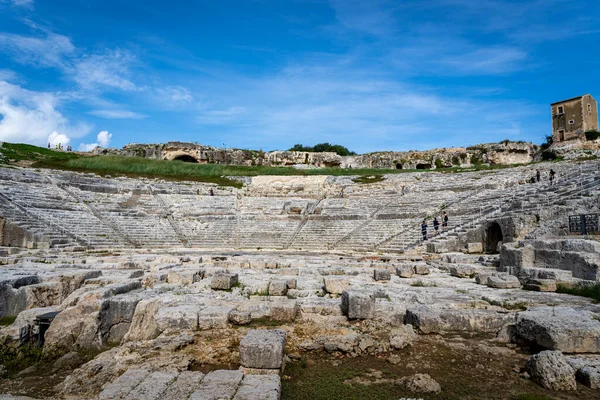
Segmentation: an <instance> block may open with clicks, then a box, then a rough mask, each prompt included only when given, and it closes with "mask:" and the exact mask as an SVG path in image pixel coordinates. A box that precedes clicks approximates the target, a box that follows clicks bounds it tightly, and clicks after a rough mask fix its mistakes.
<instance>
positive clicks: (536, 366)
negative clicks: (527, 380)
mask: <svg viewBox="0 0 600 400" xmlns="http://www.w3.org/2000/svg"><path fill="white" fill-rule="evenodd" d="M525 369H526V370H527V372H528V373H529V375H530V376H531V379H532V380H533V381H534V382H536V383H537V384H539V385H540V386H543V387H545V388H546V389H551V390H577V384H576V383H575V371H573V368H571V366H570V365H569V363H568V362H567V360H566V359H565V357H564V356H563V355H562V353H561V352H560V351H550V350H545V351H542V352H541V353H538V354H534V355H533V356H531V358H530V359H529V361H527V364H526V365H525Z"/></svg>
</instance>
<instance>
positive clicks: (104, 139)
mask: <svg viewBox="0 0 600 400" xmlns="http://www.w3.org/2000/svg"><path fill="white" fill-rule="evenodd" d="M111 139H112V133H109V132H108V131H102V132H100V133H98V135H97V136H96V142H95V143H81V144H80V145H79V151H92V150H94V149H95V148H96V147H108V145H109V144H110V140H111Z"/></svg>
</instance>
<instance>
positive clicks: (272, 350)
mask: <svg viewBox="0 0 600 400" xmlns="http://www.w3.org/2000/svg"><path fill="white" fill-rule="evenodd" d="M284 350H285V332H284V331H282V330H280V329H276V330H256V329H253V330H250V331H248V333H247V334H246V336H244V338H243V339H242V340H241V342H240V363H241V364H242V366H243V367H247V368H260V369H279V368H281V367H282V366H283V354H284Z"/></svg>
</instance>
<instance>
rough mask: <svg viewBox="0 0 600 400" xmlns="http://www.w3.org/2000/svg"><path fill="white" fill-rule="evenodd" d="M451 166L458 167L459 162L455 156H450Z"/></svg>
mask: <svg viewBox="0 0 600 400" xmlns="http://www.w3.org/2000/svg"><path fill="white" fill-rule="evenodd" d="M452 165H460V160H459V159H458V157H456V156H452Z"/></svg>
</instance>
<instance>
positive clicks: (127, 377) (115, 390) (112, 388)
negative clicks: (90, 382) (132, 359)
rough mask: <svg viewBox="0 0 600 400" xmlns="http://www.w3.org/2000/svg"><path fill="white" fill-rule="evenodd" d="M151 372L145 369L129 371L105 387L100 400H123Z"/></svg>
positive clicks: (99, 397)
mask: <svg viewBox="0 0 600 400" xmlns="http://www.w3.org/2000/svg"><path fill="white" fill-rule="evenodd" d="M149 374H150V372H149V371H147V370H144V369H128V370H127V371H125V373H124V374H123V375H121V376H119V377H118V378H117V379H115V380H114V381H113V382H111V383H109V384H108V385H106V386H105V387H104V390H102V392H101V393H100V396H98V399H99V400H118V399H123V398H124V397H125V396H127V395H128V394H129V392H131V391H132V390H133V389H134V388H135V387H136V386H138V385H139V384H140V383H141V382H142V381H143V380H144V379H145V378H146V377H147V376H148V375H149Z"/></svg>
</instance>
